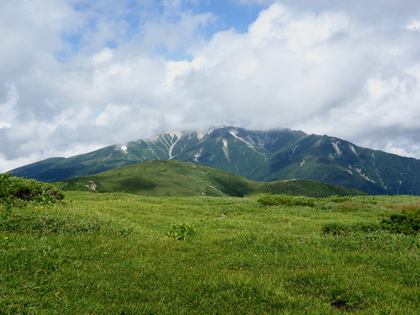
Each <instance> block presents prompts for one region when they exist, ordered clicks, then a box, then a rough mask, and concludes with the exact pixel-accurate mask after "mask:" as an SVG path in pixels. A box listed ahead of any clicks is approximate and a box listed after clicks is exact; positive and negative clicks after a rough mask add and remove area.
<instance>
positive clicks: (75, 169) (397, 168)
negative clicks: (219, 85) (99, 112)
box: [11, 127, 420, 195]
mask: <svg viewBox="0 0 420 315" xmlns="http://www.w3.org/2000/svg"><path fill="white" fill-rule="evenodd" d="M150 160H179V161H185V162H193V163H199V164H204V165H207V166H211V167H214V168H217V169H221V170H224V171H228V172H231V173H234V174H236V175H240V176H244V177H247V178H249V179H252V180H257V181H273V180H280V179H312V180H316V181H321V182H324V183H329V184H338V185H343V186H346V187H350V188H356V189H360V190H362V191H365V192H367V193H371V194H413V195H420V160H417V159H413V158H406V157H401V156H397V155H394V154H389V153H385V152H382V151H376V150H370V149H366V148H361V147H358V146H356V145H354V144H352V143H350V142H347V141H345V140H341V139H338V138H335V137H329V136H319V135H308V134H305V133H303V132H301V131H292V130H289V129H278V130H270V131H252V130H246V129H242V128H234V127H220V128H214V129H211V130H208V131H206V132H198V131H189V132H186V131H184V132H181V131H177V132H168V133H164V134H161V135H158V136H156V137H153V138H150V139H145V140H138V141H133V142H129V143H127V144H124V145H113V146H109V147H106V148H103V149H100V150H97V151H93V152H90V153H87V154H82V155H78V156H74V157H70V158H51V159H47V160H44V161H40V162H37V163H34V164H31V165H27V166H23V167H20V168H18V169H15V170H13V171H12V172H11V173H12V174H13V175H16V176H21V177H28V178H34V179H38V180H42V181H61V180H64V179H69V178H74V177H80V176H87V175H93V174H97V173H100V172H103V171H106V170H109V169H113V168H116V167H119V166H123V165H128V164H135V163H138V162H144V161H150Z"/></svg>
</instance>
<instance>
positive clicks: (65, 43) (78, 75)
mask: <svg viewBox="0 0 420 315" xmlns="http://www.w3.org/2000/svg"><path fill="white" fill-rule="evenodd" d="M246 2H249V3H246ZM250 2H254V3H253V4H254V5H255V4H257V5H261V6H259V7H258V10H260V12H259V14H258V17H257V18H256V19H255V21H253V22H252V23H251V24H250V25H249V27H248V29H247V30H246V31H245V32H244V31H241V32H240V31H238V30H236V29H235V25H232V26H230V27H228V28H222V29H217V25H218V23H219V22H220V21H219V19H218V16H216V15H215V14H213V13H212V12H199V11H198V10H195V6H196V4H194V3H193V2H191V1H187V2H185V1H175V2H174V1H162V2H161V3H160V6H158V7H156V5H155V3H156V2H154V3H153V2H152V1H140V2H139V4H137V5H136V6H135V7H132V4H131V1H127V2H126V1H121V2H114V1H94V2H91V1H75V0H74V1H70V0H69V1H64V0H62V1H53V0H43V1H41V0H33V1H21V0H18V1H3V2H1V4H0V38H2V42H3V44H2V46H3V48H2V49H1V50H0V82H1V83H0V171H5V170H7V169H11V168H13V167H17V166H19V165H22V164H25V163H29V162H33V161H36V160H39V159H42V158H47V157H51V156H69V155H73V154H77V153H82V152H86V151H89V150H93V149H96V148H99V147H101V146H105V145H109V144H113V143H124V142H126V141H129V140H135V139H138V138H143V137H148V136H150V135H152V134H154V133H156V132H161V131H165V130H172V129H191V128H206V127H209V126H212V125H222V124H233V125H237V126H242V127H247V128H255V129H268V128H277V127H289V128H292V129H301V130H303V131H305V132H308V133H318V134H329V135H334V136H338V137H342V138H345V139H348V140H351V141H353V142H355V143H357V144H359V145H364V146H369V147H373V148H377V149H383V150H386V151H390V152H394V153H397V154H402V155H409V156H414V157H420V58H419V56H420V27H419V25H420V24H419V21H420V19H419V16H420V15H419V14H420V5H416V2H411V1H407V3H404V5H402V4H399V3H400V2H396V1H385V2H383V1H372V2H369V6H372V5H373V4H372V3H376V5H378V6H379V5H380V4H383V5H382V8H383V10H384V11H382V15H378V16H377V18H372V19H366V14H365V13H363V14H361V13H359V11H358V10H357V9H350V8H347V7H346V6H345V5H343V3H344V2H343V1H319V2H317V5H312V6H311V5H310V4H307V3H306V2H305V1H294V2H292V1H284V2H282V3H280V2H273V1H269V2H267V1H238V5H253V4H252V3H250ZM267 3H269V4H267ZM360 3H361V2H360ZM384 3H385V4H384ZM328 4H330V5H328ZM407 6H411V7H410V10H407ZM355 7H356V8H357V7H358V6H357V5H356V6H355ZM387 10H388V11H387ZM393 14H394V15H393ZM387 17H388V19H389V20H387ZM384 21H385V22H386V23H384ZM215 28H216V29H217V30H215V31H212V32H210V31H209V30H210V29H212V30H213V29H215Z"/></svg>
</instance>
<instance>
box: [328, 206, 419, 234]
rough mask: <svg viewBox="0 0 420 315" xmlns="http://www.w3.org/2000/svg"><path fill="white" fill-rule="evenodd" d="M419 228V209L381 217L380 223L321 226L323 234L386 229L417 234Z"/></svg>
mask: <svg viewBox="0 0 420 315" xmlns="http://www.w3.org/2000/svg"><path fill="white" fill-rule="evenodd" d="M419 230H420V211H417V212H415V213H397V214H392V215H390V216H389V217H388V218H385V219H383V220H382V221H381V222H380V223H356V224H342V223H329V224H325V225H324V226H323V227H322V233H323V234H330V235H343V234H350V233H357V232H358V233H371V232H375V231H386V232H389V233H397V234H406V235H410V234H417V233H419Z"/></svg>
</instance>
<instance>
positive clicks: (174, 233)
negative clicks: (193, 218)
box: [167, 223, 195, 241]
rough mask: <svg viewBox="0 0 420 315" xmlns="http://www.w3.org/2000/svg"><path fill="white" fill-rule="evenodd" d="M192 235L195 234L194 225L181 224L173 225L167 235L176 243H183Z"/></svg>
mask: <svg viewBox="0 0 420 315" xmlns="http://www.w3.org/2000/svg"><path fill="white" fill-rule="evenodd" d="M194 234H195V226H194V224H188V223H181V224H173V225H172V226H171V229H170V231H169V232H168V234H167V235H168V236H169V237H171V238H174V239H176V240H178V241H184V240H186V239H187V238H190V237H191V236H192V235H194Z"/></svg>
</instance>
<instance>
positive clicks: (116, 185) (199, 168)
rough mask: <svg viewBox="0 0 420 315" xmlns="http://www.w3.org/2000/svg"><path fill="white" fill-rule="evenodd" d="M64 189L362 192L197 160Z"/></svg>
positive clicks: (140, 167)
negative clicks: (263, 177)
mask: <svg viewBox="0 0 420 315" xmlns="http://www.w3.org/2000/svg"><path fill="white" fill-rule="evenodd" d="M58 185H59V187H60V188H61V189H63V190H80V191H96V192H127V193H134V194H139V195H151V196H202V195H204V196H235V197H242V196H244V195H249V194H255V193H262V192H270V193H283V194H289V195H305V196H311V197H327V196H331V195H339V196H349V195H359V194H362V192H360V191H357V190H355V189H347V188H344V187H342V186H336V185H329V184H324V183H320V182H316V181H312V180H284V181H273V182H257V181H252V180H249V179H246V178H244V177H241V176H237V175H233V174H231V173H227V172H224V171H220V170H218V169H214V168H211V167H207V166H203V165H200V164H196V163H185V162H179V161H148V162H144V163H138V164H133V165H128V166H123V167H119V168H114V169H112V170H109V171H106V172H103V173H100V174H97V175H92V176H86V177H79V178H73V179H69V180H66V181H64V182H61V183H58Z"/></svg>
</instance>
